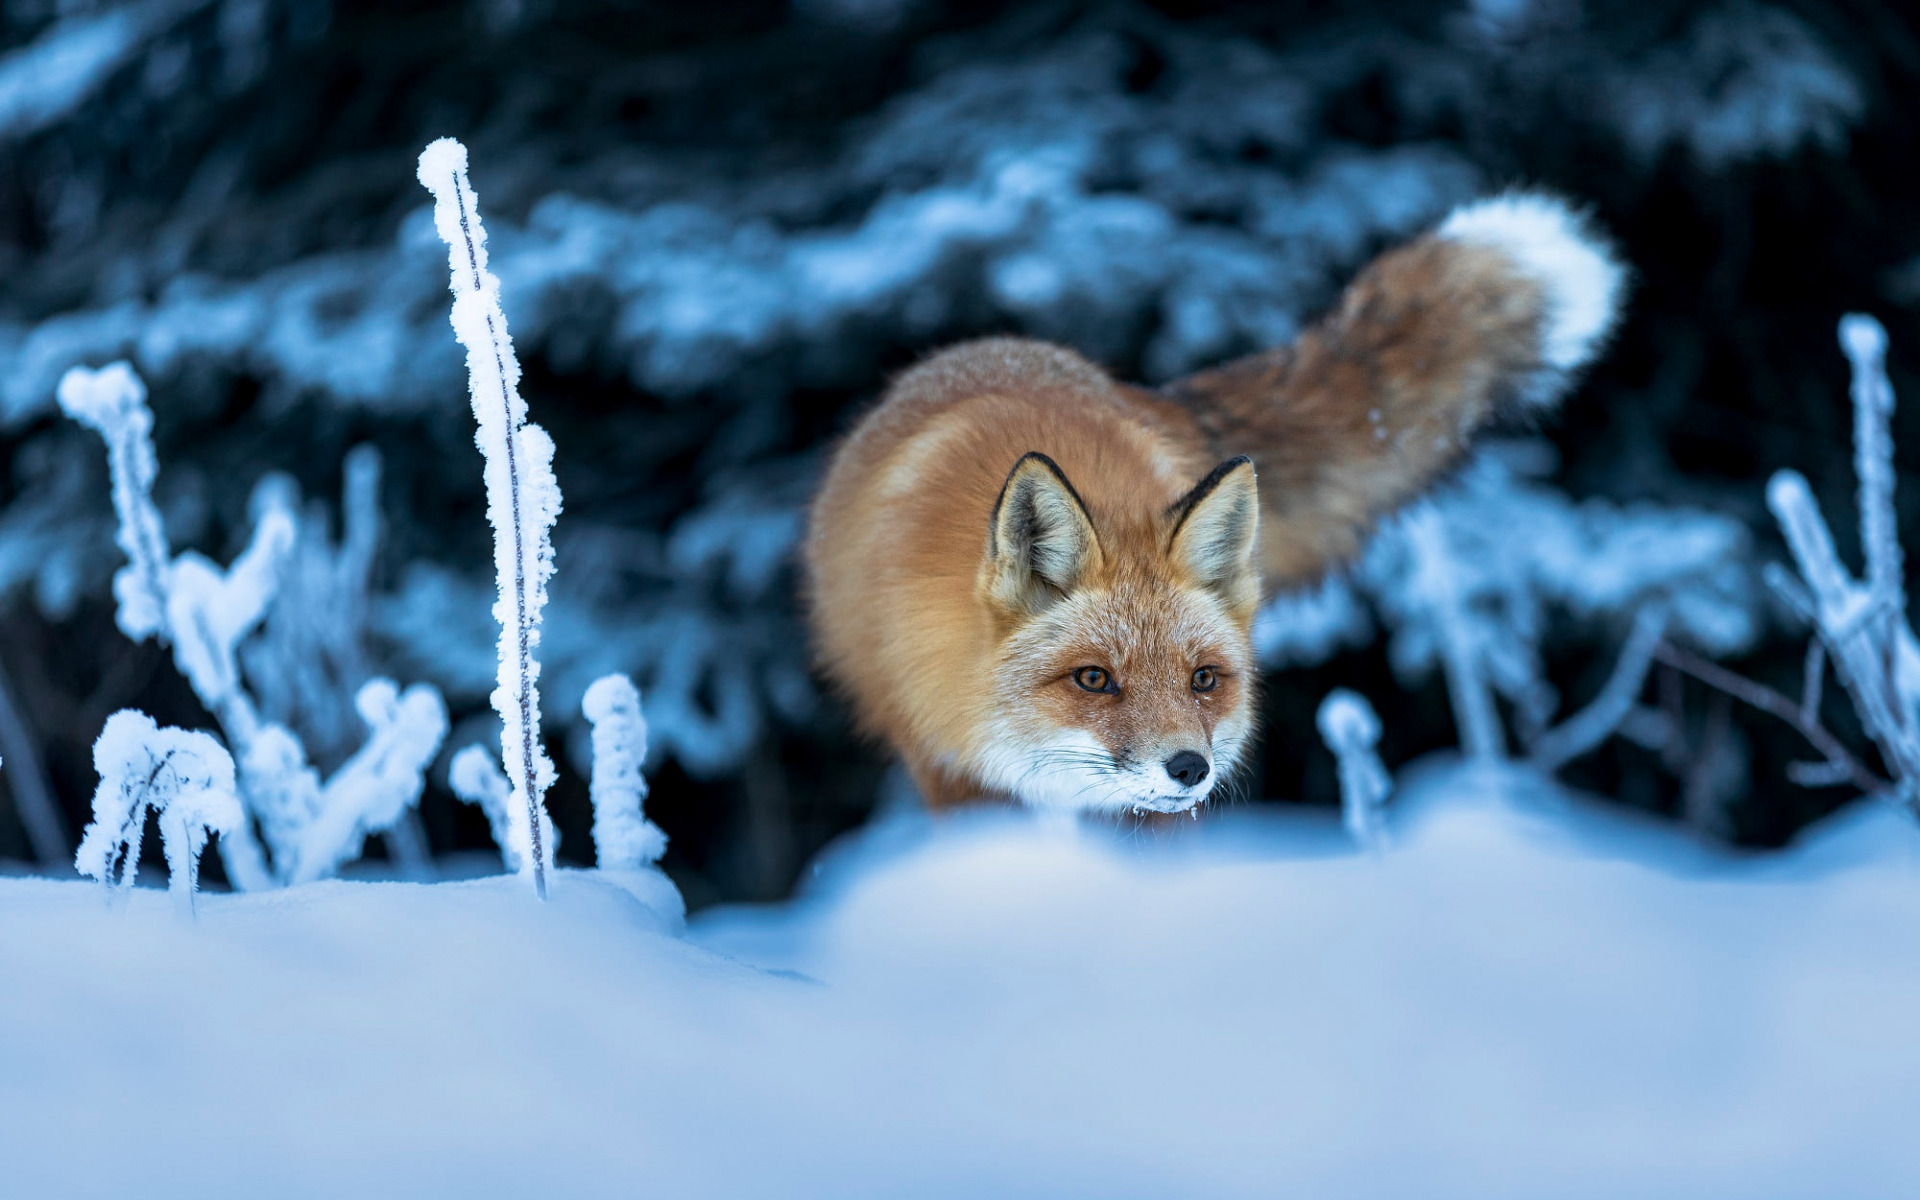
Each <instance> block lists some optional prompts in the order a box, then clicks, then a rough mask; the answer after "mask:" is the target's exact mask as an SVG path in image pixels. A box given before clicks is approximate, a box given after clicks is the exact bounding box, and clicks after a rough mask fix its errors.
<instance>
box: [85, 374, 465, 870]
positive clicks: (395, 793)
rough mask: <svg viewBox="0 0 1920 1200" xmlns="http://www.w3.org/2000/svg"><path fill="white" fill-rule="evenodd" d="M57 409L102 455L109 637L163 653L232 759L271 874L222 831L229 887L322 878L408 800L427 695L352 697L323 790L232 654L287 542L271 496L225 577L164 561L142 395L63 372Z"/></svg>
mask: <svg viewBox="0 0 1920 1200" xmlns="http://www.w3.org/2000/svg"><path fill="white" fill-rule="evenodd" d="M59 398H60V405H61V408H62V409H63V410H65V411H66V413H67V414H68V415H69V416H70V417H72V418H73V419H74V420H76V421H79V422H80V423H81V424H83V425H86V426H87V427H89V428H91V429H93V430H94V431H95V432H96V433H98V434H99V435H100V436H101V438H102V439H103V440H104V441H105V442H106V444H107V454H108V463H109V469H110V472H111V475H112V479H113V502H114V509H115V511H116V514H117V515H118V518H119V532H118V535H117V537H118V541H119V543H120V546H121V549H122V550H123V551H124V552H125V554H126V556H127V564H126V565H125V566H124V567H122V568H121V569H120V570H119V572H118V573H117V574H116V575H115V576H114V595H115V598H116V600H118V602H119V604H118V608H117V610H116V619H117V620H118V622H119V625H120V628H121V630H122V631H124V632H125V633H126V634H127V636H129V637H131V638H134V639H135V640H144V639H146V638H148V637H153V638H157V639H158V640H159V641H161V642H162V643H163V644H168V645H170V646H171V647H172V650H173V656H174V664H175V666H177V667H178V668H179V670H180V673H181V674H182V675H184V676H185V677H186V679H187V681H188V682H189V683H190V684H192V685H193V689H194V692H195V693H196V694H197V695H198V696H199V697H200V700H201V702H202V703H203V704H205V705H206V707H207V709H208V710H209V711H210V712H212V713H213V714H214V716H215V718H216V719H218V720H219V722H220V725H221V729H222V730H223V731H224V732H225V734H226V737H227V742H228V744H229V745H230V746H232V747H233V748H234V749H235V751H236V752H237V754H238V758H239V764H240V785H241V795H242V796H243V798H244V799H245V801H246V805H247V809H248V811H249V813H250V815H251V817H252V818H253V819H254V820H255V821H257V822H258V823H259V827H260V833H261V835H262V837H264V838H265V840H266V843H267V846H268V847H269V848H270V849H271V850H272V862H271V865H269V863H268V861H267V858H266V856H265V855H264V854H263V852H262V848H261V845H260V840H259V839H257V838H256V837H255V836H254V832H253V828H252V824H251V823H250V822H249V821H246V820H240V821H237V822H234V823H233V824H232V825H231V826H230V828H228V829H227V830H226V834H227V836H225V837H223V838H221V839H220V849H221V856H222V861H223V862H224V863H225V865H226V868H227V874H228V876H229V878H230V879H231V880H232V881H233V883H234V885H235V886H236V887H240V888H246V889H253V888H261V887H268V886H272V885H273V884H275V883H282V884H284V883H292V882H303V881H306V880H311V879H316V878H319V877H320V876H322V875H324V874H328V873H331V872H332V871H334V870H336V869H337V868H338V867H339V865H340V864H341V863H342V862H343V861H345V860H346V859H348V858H350V857H354V856H357V855H358V853H359V851H360V846H361V844H362V842H363V840H364V839H365V836H366V834H367V833H369V832H377V831H382V830H386V829H389V828H391V827H392V826H393V825H394V824H395V822H397V821H398V820H399V819H400V818H401V817H402V815H403V814H404V813H405V812H406V810H407V809H408V808H409V807H410V806H411V805H412V804H414V803H415V802H416V801H418V799H419V797H420V790H421V787H422V785H423V779H422V772H423V771H424V770H425V767H426V764H427V763H428V762H430V761H431V760H432V758H433V756H434V754H435V753H436V752H437V751H438V749H439V745H440V739H441V738H442V737H444V736H445V734H446V724H447V718H446V708H445V705H444V704H443V703H442V702H441V699H440V695H439V693H438V691H436V690H435V689H434V688H432V687H431V686H430V685H426V684H416V685H414V686H413V687H412V688H409V689H408V690H407V693H406V694H405V696H404V697H403V696H401V695H400V694H399V692H398V689H397V688H395V686H394V685H393V684H392V683H391V682H388V681H386V680H374V681H372V682H369V683H368V684H366V685H365V686H364V687H362V688H361V690H360V695H359V697H358V698H357V700H356V704H357V707H358V708H359V711H360V714H361V716H362V718H363V719H364V720H365V721H366V723H367V724H368V726H369V727H370V730H371V732H370V734H369V736H368V738H367V739H366V741H365V742H364V743H363V744H362V746H361V747H360V749H359V750H358V751H357V752H355V754H354V755H353V756H352V757H351V758H349V759H348V760H347V762H346V763H345V764H344V765H342V766H341V767H340V768H339V770H337V771H336V772H334V774H333V775H332V777H331V778H329V779H328V780H327V781H326V782H325V783H324V784H323V783H322V782H321V780H320V776H319V773H318V772H317V771H315V770H314V769H313V768H312V767H310V766H309V765H308V764H307V756H306V749H305V747H304V746H303V745H302V744H301V742H300V739H299V738H298V737H296V736H295V735H294V734H293V733H292V731H290V730H289V729H287V728H286V727H285V726H284V725H280V724H277V723H275V722H271V721H267V720H264V719H263V718H262V717H261V715H260V710H259V706H258V705H257V704H256V703H255V701H254V699H253V697H252V695H251V694H250V692H249V691H248V688H247V686H246V682H245V680H244V679H243V678H242V676H241V670H240V665H239V661H240V660H239V655H238V653H237V651H238V647H239V645H240V643H241V641H242V640H243V639H245V638H246V637H247V636H248V635H249V634H250V633H252V632H253V631H254V630H255V629H256V628H257V627H258V626H259V625H260V623H261V621H262V619H263V618H264V617H265V616H266V613H267V611H268V608H269V607H270V606H271V605H272V604H273V602H274V599H275V597H276V595H277V592H278V589H279V586H280V574H281V571H282V568H283V567H284V565H285V563H286V560H287V558H288V556H289V555H290V553H291V551H292V548H293V546H294V544H295V539H296V537H297V524H296V518H295V516H294V514H293V512H292V511H291V509H290V507H289V505H288V503H287V500H286V498H285V497H284V495H283V494H282V493H281V492H280V491H279V490H276V489H274V488H271V487H269V488H265V489H261V490H260V491H259V492H257V493H256V496H257V497H258V498H259V499H260V501H261V502H260V504H259V505H257V511H256V513H255V525H254V531H253V537H252V539H251V541H250V542H249V543H248V546H247V548H246V550H245V551H243V552H242V553H241V554H240V556H239V557H238V558H236V559H235V560H234V562H233V565H232V566H231V567H229V568H227V569H224V570H223V569H222V568H221V567H219V566H218V565H217V564H215V563H213V562H212V561H210V560H209V559H207V558H206V557H204V556H203V555H200V554H197V553H195V552H193V551H186V552H183V553H181V554H180V555H178V556H177V557H176V556H174V555H173V553H172V550H171V548H170V547H169V546H168V544H167V535H166V530H165V528H164V526H163V524H162V522H161V519H160V513H159V511H158V509H156V508H155V507H154V503H153V496H152V491H153V483H154V478H155V475H156V474H157V465H156V463H155V459H154V453H153V442H152V431H153V415H152V412H151V410H150V409H149V408H148V407H147V402H146V388H145V385H143V384H142V383H141V381H140V379H139V377H138V376H137V375H135V374H134V373H133V371H132V369H131V368H130V367H128V366H127V364H125V363H115V364H113V365H112V366H109V367H107V368H104V369H103V370H100V371H88V370H86V369H84V368H79V367H76V368H74V369H73V370H71V371H69V372H67V374H66V375H65V376H64V377H63V378H62V379H61V381H60V389H59ZM222 753H223V754H224V753H225V752H224V751H223V752H222Z"/></svg>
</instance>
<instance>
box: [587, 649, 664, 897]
mask: <svg viewBox="0 0 1920 1200" xmlns="http://www.w3.org/2000/svg"><path fill="white" fill-rule="evenodd" d="M580 708H581V711H583V712H584V713H585V714H586V717H587V720H588V721H590V722H592V723H593V782H592V785H591V793H592V796H593V852H594V858H595V861H597V862H598V863H599V865H600V869H601V870H603V871H604V870H623V871H633V870H639V869H640V868H641V867H645V866H648V865H650V864H652V863H654V862H658V861H659V859H660V856H661V855H662V854H664V853H666V849H667V835H666V834H665V833H663V832H661V830H660V827H659V826H658V825H655V824H654V823H653V822H652V821H649V820H647V818H646V811H645V804H646V799H647V779H646V776H645V775H643V774H641V771H640V767H641V764H643V763H644V762H645V761H646V758H647V719H646V718H645V717H644V716H642V715H641V713H640V692H639V691H638V689H636V688H635V687H634V686H633V681H632V680H631V679H628V678H627V677H626V676H625V675H607V676H604V677H602V678H600V679H596V680H594V682H593V685H592V686H591V687H589V688H588V689H587V694H586V696H585V698H584V699H582V701H581V703H580Z"/></svg>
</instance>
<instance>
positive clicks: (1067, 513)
mask: <svg viewBox="0 0 1920 1200" xmlns="http://www.w3.org/2000/svg"><path fill="white" fill-rule="evenodd" d="M989 530H990V532H989V535H988V540H987V561H986V564H985V568H986V569H985V572H984V576H985V578H984V580H983V583H984V584H985V587H986V591H987V594H988V596H990V597H991V598H992V599H993V601H994V602H995V603H997V604H998V605H1000V606H1001V607H1002V608H1004V609H1006V610H1008V611H1011V612H1038V611H1039V610H1041V609H1043V608H1045V607H1046V606H1047V605H1048V604H1051V603H1052V602H1053V601H1055V600H1057V599H1059V598H1060V597H1061V596H1063V595H1065V594H1066V593H1068V592H1071V591H1072V590H1073V589H1074V588H1075V587H1077V586H1078V585H1079V584H1080V582H1081V580H1083V579H1085V578H1086V577H1087V574H1088V573H1089V572H1090V571H1092V570H1094V569H1095V568H1096V567H1098V566H1099V564H1100V541H1099V539H1098V538H1097V537H1095V536H1094V532H1093V521H1092V520H1091V519H1089V518H1088V516H1087V508H1086V505H1084V504H1082V503H1081V502H1080V494H1079V493H1078V492H1075V491H1074V490H1073V485H1072V484H1070V483H1068V482H1067V477H1066V476H1065V475H1064V474H1062V473H1061V471H1060V468H1059V466H1058V465H1057V464H1056V463H1055V462H1054V461H1053V460H1052V459H1050V458H1048V457H1047V456H1046V455H1044V454H1040V453H1029V454H1027V455H1025V456H1024V457H1022V458H1021V459H1020V461H1019V462H1017V463H1015V464H1013V470H1012V471H1010V472H1009V473H1008V474H1007V482H1006V484H1005V485H1004V486H1003V487H1001V489H1000V499H999V501H998V502H997V503H996V504H995V505H994V506H993V521H992V523H991V525H990V526H989Z"/></svg>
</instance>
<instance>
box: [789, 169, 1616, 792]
mask: <svg viewBox="0 0 1920 1200" xmlns="http://www.w3.org/2000/svg"><path fill="white" fill-rule="evenodd" d="M1625 286H1626V272H1625V269H1624V267H1623V266H1622V264H1621V261H1620V259H1619V257H1618V255H1617V254H1616V251H1615V249H1614V247H1613V245H1612V243H1611V241H1610V240H1609V239H1608V238H1607V237H1606V235H1605V234H1604V233H1603V232H1601V231H1600V230H1599V229H1598V228H1597V227H1596V226H1595V224H1594V223H1593V221H1592V220H1591V218H1589V217H1588V216H1586V215H1585V214H1584V213H1582V212H1580V211H1577V210H1576V209H1574V208H1573V207H1572V206H1570V205H1569V204H1568V203H1567V202H1566V201H1564V200H1562V199H1560V198H1558V197H1555V196H1552V195H1549V194H1546V193H1542V192H1537V191H1518V192H1509V193H1505V194H1501V195H1496V196H1492V197H1486V198H1482V199H1480V200H1476V201H1473V202H1470V203H1467V204H1465V205H1462V206H1460V207H1458V208H1456V209H1454V210H1453V211H1452V212H1450V213H1449V214H1447V216H1446V217H1445V218H1444V219H1443V220H1441V221H1440V222H1439V223H1438V225H1437V226H1436V227H1434V228H1433V229H1431V230H1429V231H1428V232H1426V233H1424V234H1421V235H1419V236H1417V237H1414V238H1412V239H1411V240H1409V241H1407V242H1405V243H1403V244H1401V245H1399V246H1397V247H1394V248H1392V249H1389V250H1387V251H1386V252H1385V253H1383V254H1381V255H1380V256H1379V257H1377V258H1376V259H1374V260H1373V261H1372V262H1371V263H1369V264H1368V265H1367V266H1366V267H1365V268H1364V269H1362V270H1361V271H1360V272H1359V273H1358V275H1356V276H1355V277H1354V279H1353V280H1352V282H1351V283H1350V284H1349V285H1348V286H1347V288H1346V289H1345V291H1344V292H1343V293H1342V294H1341V296H1340V297H1339V299H1338V300H1337V302H1336V303H1335V305H1334V307H1333V308H1332V310H1331V311H1330V312H1328V313H1327V314H1326V315H1325V316H1324V317H1322V318H1321V319H1320V320H1319V321H1317V322H1316V323H1314V324H1312V325H1310V326H1308V327H1307V328H1306V329H1305V330H1304V331H1303V332H1302V333H1301V334H1300V335H1299V336H1298V337H1297V338H1296V339H1295V341H1294V342H1293V343H1292V344H1291V345H1287V346H1280V347H1275V348H1271V349H1267V350H1264V351H1260V352H1257V353H1254V354H1252V355H1249V356H1247V357H1244V358H1240V359H1237V360H1234V361H1230V362H1227V363H1224V364H1222V365H1219V366H1216V367H1212V368H1209V369H1206V370H1202V371H1200V372H1198V373H1196V374H1193V375H1190V376H1187V377H1185V378H1181V379H1176V380H1174V381H1172V382H1170V383H1167V384H1165V385H1163V386H1159V387H1146V386H1140V385H1133V384H1127V383H1123V382H1120V381H1119V380H1116V379H1115V378H1113V377H1112V376H1111V375H1110V374H1109V373H1108V372H1107V371H1105V370H1103V369H1102V368H1101V367H1099V366H1097V365H1096V364H1094V363H1092V362H1090V361H1088V360H1087V359H1086V358H1084V357H1082V356H1081V355H1079V354H1078V353H1076V352H1075V351H1073V350H1071V349H1069V348H1067V347H1064V346H1059V345H1054V344H1049V343H1045V342H1041V341H1035V340H1028V339H1022V338H1015V337H991V338H986V339H982V340H977V341H972V342H967V343H962V344H960V345H957V346H954V347H951V348H948V349H946V350H943V351H940V352H938V353H936V354H934V355H933V356H932V357H930V358H928V359H926V360H924V361H923V362H921V363H919V364H918V365H916V366H914V367H912V368H910V369H908V370H907V371H905V372H904V373H903V374H901V375H900V376H899V377H898V378H897V379H896V380H894V381H893V383H892V384H891V386H890V387H888V388H887V390H886V391H885V393H884V395H883V396H882V397H881V399H880V401H879V403H878V404H877V406H875V407H874V408H872V409H871V410H870V411H869V412H867V413H866V415H865V416H864V417H862V418H861V419H859V420H858V421H857V422H856V423H855V425H854V427H853V428H852V429H851V431H850V432H849V433H848V434H847V436H846V437H845V438H844V439H843V440H842V441H841V442H840V444H839V445H838V447H837V449H836V450H835V451H834V452H833V453H832V455H831V458H830V461H829V464H828V467H827V470H826V472H825V475H824V477H823V480H822V482H821V485H820V487H819V489H818V491H817V494H816V496H815V498H814V502H813V505H812V508H811V511H810V513H809V519H808V525H807V532H806V535H805V542H804V552H803V557H804V577H805V588H806V601H807V610H808V613H809V620H810V624H811V626H812V631H813V636H814V641H815V646H816V650H817V653H818V657H819V662H820V665H821V668H822V671H823V673H824V674H825V675H826V677H827V678H828V680H829V681H830V682H831V683H832V684H833V685H835V686H836V687H837V688H838V689H839V690H840V691H841V692H842V693H843V694H844V695H845V696H846V697H847V698H848V699H849V701H850V702H851V705H852V708H853V710H854V714H855V717H856V719H857V720H858V722H859V724H860V726H861V727H862V729H863V730H864V731H865V732H866V733H868V734H869V735H871V736H874V737H876V738H878V739H879V740H881V741H883V742H885V743H887V744H888V745H890V746H891V747H892V748H893V750H894V751H895V752H896V753H897V754H898V755H899V757H900V759H901V760H902V761H903V762H904V764H905V766H906V768H907V770H908V772H909V773H910V775H911V777H912V779H913V782H914V784H915V786H916V787H917V789H918V790H919V792H920V795H921V797H922V799H923V800H924V801H925V803H926V805H927V807H928V808H930V809H933V810H944V809H951V808H955V807H957V806H961V805H968V804H977V803H1000V804H1014V805H1024V806H1027V807H1029V808H1032V809H1036V810H1040V811H1043V812H1052V813H1058V814H1076V815H1077V814H1103V813H1104V814H1125V813H1128V812H1132V813H1137V814H1177V813H1187V812H1190V811H1194V810H1197V808H1198V806H1200V805H1202V804H1204V803H1205V802H1206V801H1207V799H1208V797H1209V796H1211V795H1213V794H1214V793H1215V792H1216V790H1217V789H1218V788H1219V787H1220V786H1221V781H1222V780H1223V779H1227V778H1231V777H1232V776H1233V774H1234V773H1235V771H1236V769H1237V768H1238V767H1239V766H1240V764H1241V762H1242V759H1243V757H1244V755H1245V753H1246V750H1247V747H1248V745H1249V743H1250V741H1251V740H1252V739H1253V738H1254V736H1255V733H1256V719H1257V718H1256V711H1255V709H1256V695H1255V692H1256V685H1257V673H1256V663H1255V660H1254V653H1253V645H1252V624H1253V619H1254V615H1255V613H1256V611H1257V610H1258V608H1259V607H1260V605H1261V603H1262V600H1263V598H1265V597H1267V596H1270V595H1273V594H1275V593H1277V592H1281V591H1284V590H1287V589H1290V588H1296V587H1301V586H1305V585H1307V584H1310V583H1312V582H1314V581H1316V580H1317V579H1319V578H1321V577H1322V576H1323V575H1325V574H1326V573H1328V572H1329V571H1332V570H1336V569H1338V568H1339V567H1340V566H1341V565H1342V564H1344V563H1346V562H1348V561H1349V560H1351V559H1352V558H1353V557H1354V556H1355V555H1356V554H1357V553H1358V552H1359V550H1360V548H1361V547H1362V545H1363V543H1364V541H1365V539H1366V537H1367V536H1368V534H1369V532H1370V531H1371V530H1372V529H1373V528H1374V527H1375V526H1376V525H1377V524H1378V522H1380V521H1381V520H1382V519H1384V518H1386V517H1388V516H1390V515H1392V514H1393V513H1394V512H1395V511H1396V510H1398V509H1400V508H1402V507H1403V506H1405V505H1407V504H1408V503H1410V502H1411V501H1413V500H1415V499H1416V498H1418V497H1419V496H1421V495H1422V494H1423V493H1425V492H1426V491H1428V490H1429V489H1430V488H1432V487H1433V486H1434V485H1435V484H1436V483H1437V482H1439V481H1440V480H1441V479H1442V478H1443V477H1445V476H1446V475H1447V474H1448V473H1449V472H1450V471H1452V470H1453V469H1454V468H1455V467H1457V466H1458V464H1460V463H1461V462H1462V460H1463V459H1464V458H1465V456H1467V455H1468V454H1469V453H1470V452H1471V450H1472V448H1473V445H1474V442H1475V439H1476V437H1477V436H1478V435H1480V434H1481V433H1482V432H1483V431H1484V430H1487V429H1489V428H1491V427H1494V426H1496V425H1497V424H1500V423H1502V422H1505V421H1510V420H1513V419H1516V418H1518V419H1522V420H1525V419H1528V418H1532V419H1535V420H1537V419H1539V418H1540V417H1541V416H1542V415H1544V414H1546V413H1548V412H1550V411H1551V410H1552V409H1553V408H1554V407H1555V406H1556V405H1557V404H1558V403H1559V401H1560V400H1561V398H1562V397H1563V396H1565V395H1566V394H1567V393H1568V392H1569V391H1570V390H1571V388H1572V387H1573V385H1574V384H1575V383H1576V382H1577V381H1578V379H1579V377H1580V375H1581V373H1582V372H1583V371H1584V369H1585V368H1586V367H1587V366H1588V365H1590V364H1591V362H1592V361H1593V360H1594V359H1595V358H1596V357H1597V356H1598V354H1599V353H1600V352H1601V351H1602V349H1603V348H1604V347H1605V345H1606V343H1607V341H1608V339H1609V338H1610V337H1611V335H1612V332H1613V330H1614V327H1615V325H1616V323H1617V322H1618V319H1619V316H1620V310H1621V305H1622V298H1623V292H1624V289H1625ZM1195 815H1197V812H1196V814H1195Z"/></svg>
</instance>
